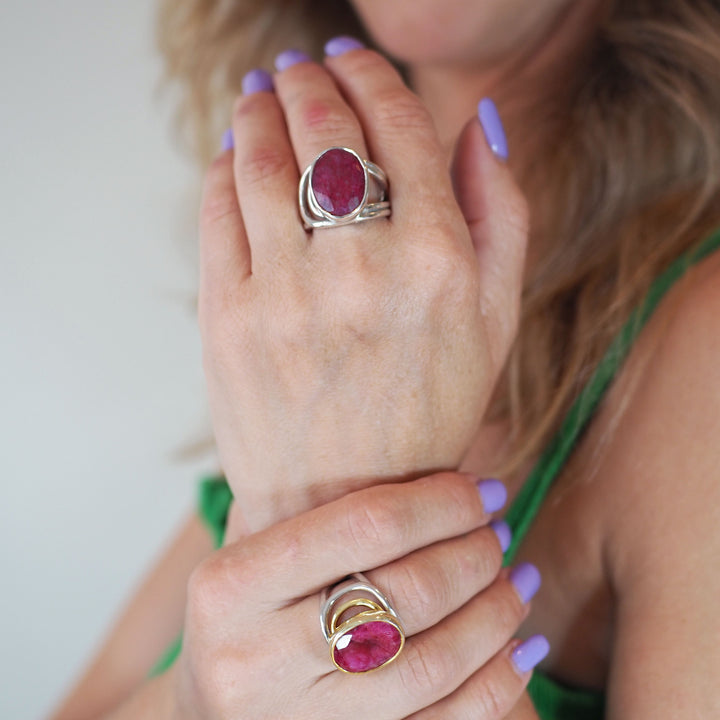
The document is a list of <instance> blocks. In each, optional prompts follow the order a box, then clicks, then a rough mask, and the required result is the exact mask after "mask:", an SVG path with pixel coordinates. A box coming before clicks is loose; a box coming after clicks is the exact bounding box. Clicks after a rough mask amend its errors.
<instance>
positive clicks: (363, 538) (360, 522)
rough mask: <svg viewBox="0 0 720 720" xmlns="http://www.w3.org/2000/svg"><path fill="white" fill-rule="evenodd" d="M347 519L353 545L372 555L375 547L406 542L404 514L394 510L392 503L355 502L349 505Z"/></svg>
mask: <svg viewBox="0 0 720 720" xmlns="http://www.w3.org/2000/svg"><path fill="white" fill-rule="evenodd" d="M345 521H346V523H347V534H348V535H349V536H350V539H351V542H352V543H353V545H354V546H355V547H357V548H362V549H364V550H365V551H366V552H368V553H369V554H370V555H372V553H373V549H377V548H380V547H399V546H402V545H404V544H405V543H404V540H405V535H406V533H405V530H404V523H403V522H402V516H401V514H400V513H396V512H394V509H393V508H392V507H391V506H390V504H386V503H383V502H377V501H375V502H372V501H369V502H363V503H354V504H352V505H350V506H349V507H348V511H347V513H346V516H345Z"/></svg>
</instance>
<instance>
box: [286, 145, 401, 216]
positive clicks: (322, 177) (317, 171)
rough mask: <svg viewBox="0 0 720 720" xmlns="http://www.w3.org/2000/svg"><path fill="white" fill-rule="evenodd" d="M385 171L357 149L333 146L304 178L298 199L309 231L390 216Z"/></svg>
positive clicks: (301, 181)
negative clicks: (364, 158)
mask: <svg viewBox="0 0 720 720" xmlns="http://www.w3.org/2000/svg"><path fill="white" fill-rule="evenodd" d="M387 189H388V182H387V176H386V175H385V173H384V172H383V171H382V170H381V169H380V168H379V167H378V166H377V165H376V164H375V163H372V162H370V161H369V160H363V159H362V158H361V157H360V156H359V155H358V154H357V153H356V152H355V151H354V150H350V148H346V147H331V148H328V149H327V150H325V151H324V152H322V153H320V155H318V156H317V157H316V158H315V160H314V161H313V162H312V163H311V164H310V165H309V166H308V168H307V169H306V170H305V172H304V173H303V174H302V177H301V178H300V185H299V186H298V200H299V204H300V215H301V217H302V220H303V226H304V227H305V229H306V230H310V229H312V228H322V227H336V226H338V225H349V224H350V223H356V222H361V221H362V220H372V219H373V218H379V217H387V216H388V215H390V201H389V200H388V199H387Z"/></svg>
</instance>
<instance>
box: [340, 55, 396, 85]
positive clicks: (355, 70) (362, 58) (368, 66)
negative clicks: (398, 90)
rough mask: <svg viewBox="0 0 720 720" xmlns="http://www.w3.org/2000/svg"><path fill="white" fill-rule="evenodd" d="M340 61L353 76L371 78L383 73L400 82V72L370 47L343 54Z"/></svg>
mask: <svg viewBox="0 0 720 720" xmlns="http://www.w3.org/2000/svg"><path fill="white" fill-rule="evenodd" d="M342 62H343V64H344V65H345V67H346V69H347V72H348V73H349V74H352V75H353V76H361V75H364V76H369V77H371V78H372V77H374V78H379V76H380V75H384V76H386V77H394V78H395V79H397V80H399V81H400V82H402V78H401V76H400V73H399V72H398V71H397V70H396V69H395V68H394V67H393V66H392V65H391V64H390V62H389V61H388V60H387V59H386V58H385V57H383V56H382V55H381V54H380V53H378V52H377V51H375V50H372V49H371V48H364V49H363V50H361V51H360V52H355V53H351V54H347V55H343V56H342Z"/></svg>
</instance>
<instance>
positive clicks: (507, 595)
mask: <svg viewBox="0 0 720 720" xmlns="http://www.w3.org/2000/svg"><path fill="white" fill-rule="evenodd" d="M491 613H492V616H493V624H492V626H493V627H494V628H496V629H497V632H498V633H499V634H500V635H501V636H502V638H504V639H509V638H510V636H511V635H512V634H513V633H514V632H515V631H516V630H517V629H518V626H519V625H520V622H521V621H522V619H523V616H524V605H523V604H522V601H521V600H520V598H519V597H518V595H517V592H516V591H515V589H514V588H513V587H512V584H511V583H509V582H507V583H502V585H501V587H500V592H498V593H496V594H495V599H494V602H493V603H492V609H491Z"/></svg>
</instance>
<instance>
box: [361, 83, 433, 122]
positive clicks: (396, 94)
mask: <svg viewBox="0 0 720 720" xmlns="http://www.w3.org/2000/svg"><path fill="white" fill-rule="evenodd" d="M374 115H375V120H376V122H377V123H378V124H379V125H381V126H383V127H390V128H396V129H397V130H398V132H402V133H407V131H408V130H412V131H424V132H431V131H432V130H433V122H432V118H431V117H430V113H429V112H428V111H427V109H426V108H425V106H424V105H423V104H422V103H421V102H420V99H419V98H418V97H417V96H416V95H414V94H413V93H412V92H410V90H408V89H407V88H404V87H395V88H392V89H391V90H385V91H384V92H381V93H379V95H378V97H377V98H376V103H375V105H374Z"/></svg>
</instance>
